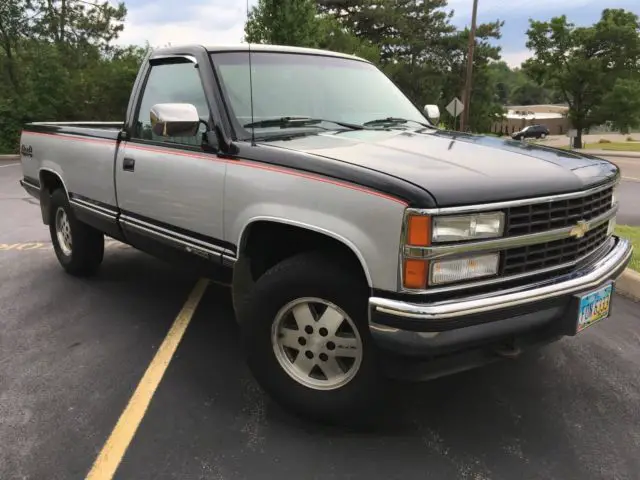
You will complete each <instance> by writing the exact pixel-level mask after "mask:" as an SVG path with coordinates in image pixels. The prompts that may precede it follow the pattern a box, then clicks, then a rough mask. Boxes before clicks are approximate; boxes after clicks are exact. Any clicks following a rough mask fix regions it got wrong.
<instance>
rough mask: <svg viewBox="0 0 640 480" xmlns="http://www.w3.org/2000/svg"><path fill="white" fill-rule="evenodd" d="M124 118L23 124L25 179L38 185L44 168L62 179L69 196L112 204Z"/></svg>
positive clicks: (23, 166)
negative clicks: (119, 139)
mask: <svg viewBox="0 0 640 480" xmlns="http://www.w3.org/2000/svg"><path fill="white" fill-rule="evenodd" d="M122 126H123V122H34V123H28V124H26V125H25V127H24V129H23V131H22V138H21V141H20V143H21V146H20V150H21V152H20V153H21V162H22V168H23V172H24V177H25V180H26V181H28V182H30V183H31V184H33V185H36V186H39V185H40V182H41V181H42V178H41V177H42V174H43V172H51V173H54V174H56V175H57V176H58V177H59V178H62V179H64V183H65V189H66V191H67V192H69V194H70V196H77V197H79V198H82V197H83V196H87V197H90V198H93V199H95V200H97V201H98V202H100V203H103V204H105V205H109V206H111V207H112V208H115V205H116V195H115V188H114V180H113V167H114V162H115V155H116V151H117V144H118V135H119V133H120V130H121V128H122Z"/></svg>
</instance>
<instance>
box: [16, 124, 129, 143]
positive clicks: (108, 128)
mask: <svg viewBox="0 0 640 480" xmlns="http://www.w3.org/2000/svg"><path fill="white" fill-rule="evenodd" d="M123 125H124V122H32V123H27V124H26V125H25V126H24V131H25V132H41V133H49V134H62V135H64V134H67V135H81V136H84V137H96V138H105V139H111V140H116V139H117V138H118V133H119V132H120V130H121V129H122V126H123Z"/></svg>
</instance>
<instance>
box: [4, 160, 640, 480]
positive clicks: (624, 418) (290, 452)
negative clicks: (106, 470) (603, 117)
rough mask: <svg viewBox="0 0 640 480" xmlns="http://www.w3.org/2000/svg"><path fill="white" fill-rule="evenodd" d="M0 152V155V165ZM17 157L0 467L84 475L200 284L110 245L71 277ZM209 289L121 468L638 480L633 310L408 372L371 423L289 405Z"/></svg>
mask: <svg viewBox="0 0 640 480" xmlns="http://www.w3.org/2000/svg"><path fill="white" fill-rule="evenodd" d="M0 165H2V164H0ZM19 178H20V168H19V167H15V166H2V168H0V479H3V480H5V479H7V480H8V479H76V478H85V476H86V475H87V473H88V472H89V471H90V469H91V467H92V465H93V463H94V461H95V460H96V458H97V457H98V455H99V453H100V451H101V450H102V448H103V445H104V444H105V442H106V441H107V439H108V438H109V436H110V434H111V432H112V431H113V429H114V426H115V425H116V423H117V422H118V419H119V418H120V415H121V414H122V412H123V410H124V409H125V407H127V404H128V402H129V399H130V398H131V396H132V393H133V392H134V390H135V389H136V387H137V386H138V384H139V382H140V379H141V378H142V377H143V375H144V374H145V371H146V369H147V367H148V365H149V363H150V362H151V361H152V359H153V358H154V355H155V354H156V352H157V350H158V347H159V346H160V345H161V344H162V342H163V340H164V339H165V336H166V335H167V332H168V330H169V328H170V327H171V325H172V323H173V321H174V319H175V317H176V315H177V314H178V312H179V311H180V309H181V308H182V307H183V304H184V303H185V300H186V299H187V297H188V296H189V293H190V291H191V290H192V289H193V287H194V285H195V284H196V282H197V280H198V279H197V278H195V277H194V276H193V275H191V274H190V273H189V272H188V271H181V270H179V269H176V268H173V267H170V266H168V265H166V264H164V263H162V262H160V261H157V260H155V259H153V258H151V257H149V256H147V255H145V254H143V253H140V252H137V251H134V250H133V249H130V248H127V247H125V246H123V245H121V244H119V243H115V242H110V243H109V245H108V247H107V250H106V255H105V261H104V263H103V267H102V270H101V271H100V273H99V275H98V276H96V277H95V278H93V279H91V280H79V279H75V278H72V277H69V276H67V275H65V274H64V273H63V271H62V269H61V268H60V267H59V265H58V263H57V261H56V259H55V256H54V254H53V251H52V249H51V246H50V243H49V235H48V230H47V228H46V227H45V226H44V225H42V223H41V221H40V217H39V209H38V206H37V204H36V202H35V201H34V200H33V199H31V198H30V197H28V196H27V194H26V193H25V192H24V191H23V190H22V189H21V188H20V187H19V185H18V179H19ZM238 340H239V339H238V332H237V327H236V325H235V322H234V319H233V313H232V308H231V302H230V298H229V295H228V292H227V290H226V289H224V288H222V287H219V286H216V285H213V284H212V285H209V287H208V288H207V290H206V292H205V295H204V297H203V299H202V301H201V303H200V305H199V306H198V308H197V310H196V313H195V315H194V317H193V319H192V320H191V323H190V324H189V326H188V328H187V330H186V332H185V335H184V337H183V338H182V341H181V342H180V344H179V346H178V348H177V350H176V352H175V355H174V356H173V358H172V360H171V363H170V364H169V366H168V369H167V370H166V373H165V375H164V377H163V378H162V381H161V383H160V385H159V387H158V389H157V390H156V391H155V393H154V395H153V398H152V400H151V403H150V405H149V408H148V410H147V411H146V412H145V413H144V415H143V419H142V422H141V424H140V426H139V428H138V429H137V431H136V432H135V436H134V437H133V441H132V442H131V444H130V445H129V448H128V449H127V450H126V453H125V455H124V457H123V458H122V462H121V463H120V465H119V468H118V470H117V472H116V475H115V478H118V479H136V480H142V479H165V478H166V479H213V480H223V479H224V480H229V479H245V478H246V479H263V478H264V479H267V478H291V479H303V478H304V479H323V480H324V479H334V478H335V479H338V478H339V479H342V478H349V479H356V478H363V479H378V478H379V479H385V480H386V479H396V478H397V479H413V478H416V479H418V478H419V479H424V478H438V479H441V478H452V479H473V480H486V479H510V480H511V479H514V478H521V479H550V478H554V479H555V478H557V479H563V480H564V479H574V478H575V479H581V480H582V479H600V478H602V479H636V478H638V475H639V472H640V456H639V455H638V451H640V308H639V306H638V304H635V303H632V302H631V301H629V300H627V299H625V298H622V297H620V296H616V297H615V298H614V303H613V315H612V317H611V318H609V319H607V320H606V321H604V322H601V323H600V324H598V325H596V326H594V327H591V328H589V329H588V330H586V331H585V332H584V333H582V334H580V335H579V336H577V337H574V338H570V339H564V340H562V341H560V342H558V343H556V344H554V345H551V346H548V347H545V348H543V349H541V350H539V351H535V352H530V353H529V354H528V355H526V356H524V357H522V358H520V359H519V360H517V361H509V362H507V361H505V362H501V363H496V364H493V365H490V366H487V367H484V368H482V369H477V370H473V371H470V372H465V373H461V374H458V375H455V376H451V377H447V378H442V379H439V380H436V381H432V382H429V383H425V384H413V385H410V384H400V385H398V386H397V389H396V391H395V395H394V397H395V401H394V404H393V405H392V406H391V408H390V409H389V410H388V412H387V414H386V415H385V417H384V418H380V419H379V427H378V428H377V429H375V430H374V431H367V432H354V431H349V430H346V429H340V428H336V427H333V428H329V427H321V426H318V425H316V424H310V423H306V422H304V421H302V420H299V419H297V418H293V417H291V416H289V415H287V413H286V412H283V411H282V410H281V409H280V408H279V407H278V406H277V405H275V404H273V403H272V402H271V401H270V400H269V399H268V398H266V397H265V395H264V394H263V393H262V392H261V390H260V389H259V388H258V387H257V386H256V384H255V382H254V381H253V380H252V378H251V376H250V375H249V373H248V370H247V368H246V367H245V365H244V363H243V360H242V353H241V351H240V347H239V341H238Z"/></svg>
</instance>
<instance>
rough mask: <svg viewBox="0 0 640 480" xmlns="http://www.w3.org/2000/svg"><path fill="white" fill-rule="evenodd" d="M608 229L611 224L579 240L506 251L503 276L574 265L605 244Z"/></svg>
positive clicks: (606, 224)
mask: <svg viewBox="0 0 640 480" xmlns="http://www.w3.org/2000/svg"><path fill="white" fill-rule="evenodd" d="M607 228H608V223H604V224H603V225H600V226H599V227H597V228H594V229H593V230H591V231H589V232H587V234H586V235H585V236H584V237H582V238H580V239H577V238H565V239H562V240H555V241H553V242H546V243H538V244H536V245H528V246H526V247H517V248H509V249H507V250H503V252H502V265H501V272H500V273H501V274H502V275H516V274H519V273H528V272H532V271H535V270H540V269H542V268H548V267H556V266H558V265H562V264H565V263H570V262H575V261H576V260H578V259H579V258H581V257H583V256H585V255H588V254H589V253H591V252H593V251H594V250H596V249H597V248H598V247H599V246H600V245H602V244H603V243H604V242H605V241H606V239H607Z"/></svg>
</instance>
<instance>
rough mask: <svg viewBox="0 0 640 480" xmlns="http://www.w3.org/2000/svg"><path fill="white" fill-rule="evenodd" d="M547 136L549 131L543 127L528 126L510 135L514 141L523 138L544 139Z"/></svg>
mask: <svg viewBox="0 0 640 480" xmlns="http://www.w3.org/2000/svg"><path fill="white" fill-rule="evenodd" d="M547 135H549V129H548V128H547V127H545V126H544V125H529V126H527V127H524V128H523V129H522V130H520V131H518V132H514V133H512V134H511V138H513V139H514V140H522V139H523V138H545V137H546V136H547Z"/></svg>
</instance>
